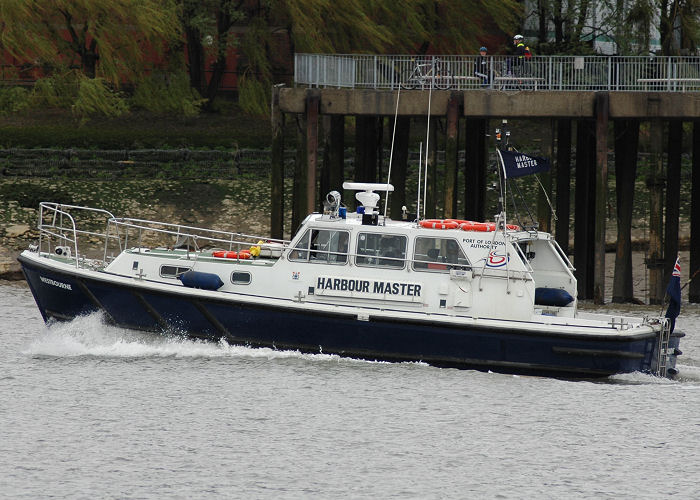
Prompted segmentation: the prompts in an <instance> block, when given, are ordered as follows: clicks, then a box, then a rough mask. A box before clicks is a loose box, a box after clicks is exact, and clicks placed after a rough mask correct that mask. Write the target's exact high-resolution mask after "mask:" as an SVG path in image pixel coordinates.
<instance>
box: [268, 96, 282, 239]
mask: <svg viewBox="0 0 700 500" xmlns="http://www.w3.org/2000/svg"><path fill="white" fill-rule="evenodd" d="M271 103H272V109H271V113H270V120H271V125H272V151H271V168H270V237H272V238H278V239H281V238H283V237H284V113H282V112H281V111H280V107H279V104H280V89H279V87H277V86H275V87H272V100H271Z"/></svg>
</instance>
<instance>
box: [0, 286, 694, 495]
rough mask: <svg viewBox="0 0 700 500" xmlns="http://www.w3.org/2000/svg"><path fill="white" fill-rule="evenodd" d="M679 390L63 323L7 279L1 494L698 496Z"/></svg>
mask: <svg viewBox="0 0 700 500" xmlns="http://www.w3.org/2000/svg"><path fill="white" fill-rule="evenodd" d="M677 328H678V329H682V330H684V331H686V332H687V333H688V335H687V336H686V338H685V339H683V341H682V343H681V348H682V350H683V351H684V353H685V354H684V355H683V356H682V357H681V361H680V380H678V381H668V380H660V379H656V378H654V377H651V376H647V375H642V374H630V375H624V376H615V377H612V378H610V379H606V380H603V381H598V382H588V381H583V382H572V381H564V380H554V379H547V378H538V377H518V376H510V375H500V374H494V373H479V372H473V371H462V370H453V369H439V368H433V367H430V366H426V365H423V364H415V363H404V364H388V363H376V362H365V361H355V360H348V359H342V358H339V357H337V356H328V355H302V354H298V353H292V352H275V351H271V350H268V349H258V350H255V349H248V348H242V347H234V346H228V345H217V344H211V343H200V342H192V341H185V340H180V339H176V338H164V337H156V336H153V335H148V334H141V333H134V332H130V331H126V330H121V329H118V328H113V327H109V326H105V325H104V324H102V322H101V321H100V317H99V316H91V317H86V318H81V319H78V320H75V321H73V322H71V323H67V324H58V325H54V326H51V327H46V326H45V325H44V324H43V322H42V320H41V317H40V315H39V313H38V310H37V308H36V306H35V304H34V301H33V299H32V296H31V294H30V292H29V290H28V288H27V287H26V285H24V284H19V283H8V282H4V283H3V282H0V334H1V335H2V346H3V348H2V350H1V351H0V367H1V369H2V371H1V373H0V399H1V401H2V403H1V404H0V497H1V498H12V499H14V498H27V499H37V498H49V497H50V498H70V499H82V498H85V499H95V498H101V499H102V498H115V499H116V498H118V499H131V498H138V499H163V498H182V499H191V498H246V499H248V498H251V499H255V498H337V497H342V498H420V499H423V498H596V499H601V498H635V499H638V498H649V499H658V498H666V497H673V498H681V499H688V498H699V497H700V482H699V481H698V477H699V474H700V308H698V307H696V306H687V305H686V304H684V310H683V311H682V312H681V317H680V318H679V320H678V326H677Z"/></svg>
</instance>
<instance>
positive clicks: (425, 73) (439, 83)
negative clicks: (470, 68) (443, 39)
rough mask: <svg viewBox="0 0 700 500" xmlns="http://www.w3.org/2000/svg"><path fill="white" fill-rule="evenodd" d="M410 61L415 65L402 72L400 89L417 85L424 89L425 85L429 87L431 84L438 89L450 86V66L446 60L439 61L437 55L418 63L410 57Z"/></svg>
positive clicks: (409, 88) (445, 88)
mask: <svg viewBox="0 0 700 500" xmlns="http://www.w3.org/2000/svg"><path fill="white" fill-rule="evenodd" d="M411 62H412V63H415V65H414V66H413V68H408V69H407V70H406V71H405V72H404V75H403V78H402V79H401V83H400V85H401V88H402V89H406V90H411V89H414V88H416V87H418V86H420V88H421V89H424V88H425V87H426V86H428V87H429V86H431V85H432V86H433V87H434V88H437V89H440V90H447V89H449V88H450V87H452V75H451V74H450V67H449V65H448V64H447V63H446V62H443V61H441V60H440V58H439V57H434V58H432V59H430V61H429V62H425V63H420V62H418V61H417V60H416V59H415V58H411Z"/></svg>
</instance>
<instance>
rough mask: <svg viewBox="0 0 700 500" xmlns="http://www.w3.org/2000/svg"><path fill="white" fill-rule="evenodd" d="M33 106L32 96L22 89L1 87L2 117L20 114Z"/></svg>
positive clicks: (0, 104) (0, 112) (0, 109)
mask: <svg viewBox="0 0 700 500" xmlns="http://www.w3.org/2000/svg"><path fill="white" fill-rule="evenodd" d="M30 105H31V101H30V94H29V91H28V90H27V89H24V88H22V87H0V115H8V114H11V113H18V112H20V111H22V110H25V109H27V108H29V107H30Z"/></svg>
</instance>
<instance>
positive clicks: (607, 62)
mask: <svg viewBox="0 0 700 500" xmlns="http://www.w3.org/2000/svg"><path fill="white" fill-rule="evenodd" d="M478 57H479V56H472V55H461V56H447V55H434V56H433V55H430V56H410V55H389V56H380V55H354V54H353V55H342V54H332V55H329V54H295V55H294V82H295V84H296V85H308V86H311V87H328V88H358V89H387V90H395V89H399V88H401V89H424V90H427V89H430V88H431V86H432V88H433V89H436V90H447V89H454V90H466V89H492V90H546V91H557V90H559V91H564V90H566V91H572V90H573V91H623V92H624V91H630V92H631V91H636V92H639V91H653V92H700V56H680V57H667V56H653V57H643V56H533V57H532V58H531V59H525V58H518V57H515V56H487V57H486V60H485V64H477V61H478Z"/></svg>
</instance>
